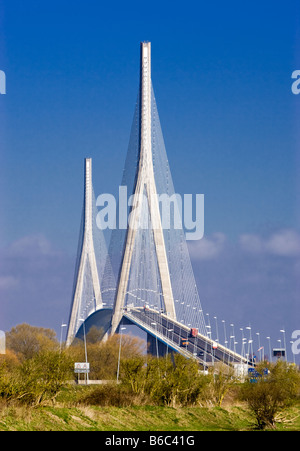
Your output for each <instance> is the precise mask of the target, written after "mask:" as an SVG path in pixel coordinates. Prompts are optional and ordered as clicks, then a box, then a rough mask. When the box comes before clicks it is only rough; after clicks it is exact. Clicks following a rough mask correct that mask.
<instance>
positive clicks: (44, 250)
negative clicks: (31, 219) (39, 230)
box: [8, 234, 56, 256]
mask: <svg viewBox="0 0 300 451" xmlns="http://www.w3.org/2000/svg"><path fill="white" fill-rule="evenodd" d="M8 253H9V255H13V256H26V255H32V254H38V255H44V256H52V255H55V254H56V251H55V250H54V249H53V247H52V244H51V243H50V241H48V240H47V238H46V237H45V236H44V235H42V234H37V235H28V236H25V237H22V238H20V239H18V240H16V241H14V242H13V243H12V244H11V245H10V246H9V248H8Z"/></svg>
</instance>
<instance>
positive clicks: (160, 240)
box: [111, 42, 176, 334]
mask: <svg viewBox="0 0 300 451" xmlns="http://www.w3.org/2000/svg"><path fill="white" fill-rule="evenodd" d="M151 90H152V83H151V43H150V42H142V43H141V56H140V106H139V108H140V142H139V161H138V165H137V173H136V183H135V187H134V191H133V195H134V197H133V199H134V200H133V207H134V208H133V209H132V211H131V214H130V223H129V225H128V229H127V235H126V239H125V248H124V253H123V259H122V263H121V268H120V273H119V280H118V286H117V291H116V298H115V305H114V312H113V317H112V329H111V333H112V334H113V333H115V331H116V329H117V327H118V325H119V322H120V320H121V318H122V314H123V308H124V304H125V298H126V293H127V286H128V281H129V274H130V268H131V263H132V255H133V251H134V245H135V241H136V235H137V227H138V225H139V224H140V222H141V216H142V208H143V198H144V197H146V198H147V202H148V210H149V217H150V221H151V226H152V227H151V230H149V229H148V233H153V240H154V247H155V251H156V259H157V265H158V270H159V277H160V286H161V290H162V297H163V302H164V307H165V311H166V313H167V314H168V315H169V316H170V318H173V319H176V314H175V306H174V298H173V292H172V285H171V279H170V272H169V266H168V260H167V254H166V247H165V241H164V234H163V229H162V224H161V217H160V211H159V203H158V198H157V189H156V183H155V177H154V169H153V156H152V136H151V129H152V124H151V121H152V118H151V110H152V108H151Z"/></svg>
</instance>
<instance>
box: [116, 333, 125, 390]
mask: <svg viewBox="0 0 300 451" xmlns="http://www.w3.org/2000/svg"><path fill="white" fill-rule="evenodd" d="M123 330H126V327H120V344H119V357H118V369H117V383H118V382H119V374H120V361H121V347H122V331H123Z"/></svg>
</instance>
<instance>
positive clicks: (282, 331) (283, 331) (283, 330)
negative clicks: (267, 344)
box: [280, 329, 287, 362]
mask: <svg viewBox="0 0 300 451" xmlns="http://www.w3.org/2000/svg"><path fill="white" fill-rule="evenodd" d="M280 332H281V333H282V334H283V346H284V351H285V361H286V362H287V349H286V341H285V329H281V330H280Z"/></svg>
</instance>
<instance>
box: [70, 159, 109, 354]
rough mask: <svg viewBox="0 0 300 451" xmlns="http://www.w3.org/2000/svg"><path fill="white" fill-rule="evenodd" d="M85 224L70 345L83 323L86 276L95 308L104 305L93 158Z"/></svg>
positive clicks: (87, 173)
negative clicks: (96, 234)
mask: <svg viewBox="0 0 300 451" xmlns="http://www.w3.org/2000/svg"><path fill="white" fill-rule="evenodd" d="M83 214H84V218H83V220H84V224H83V239H82V244H81V252H80V257H79V266H78V270H77V274H75V281H76V282H75V287H74V294H73V300H72V305H71V312H70V320H69V325H68V332H67V342H66V344H67V346H69V345H70V344H71V343H72V341H73V339H74V338H75V335H76V333H77V331H78V329H79V327H80V325H81V323H82V320H85V319H86V318H85V317H84V318H81V316H82V315H83V313H84V312H83V310H84V305H83V302H84V285H85V278H87V277H88V278H89V281H88V282H89V284H90V285H91V286H92V289H93V295H94V299H95V309H96V310H99V309H101V308H102V307H103V303H102V296H101V291H100V283H99V276H98V271H97V263H96V256H95V248H94V241H93V185H92V159H91V158H86V159H85V171H84V209H83Z"/></svg>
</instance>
